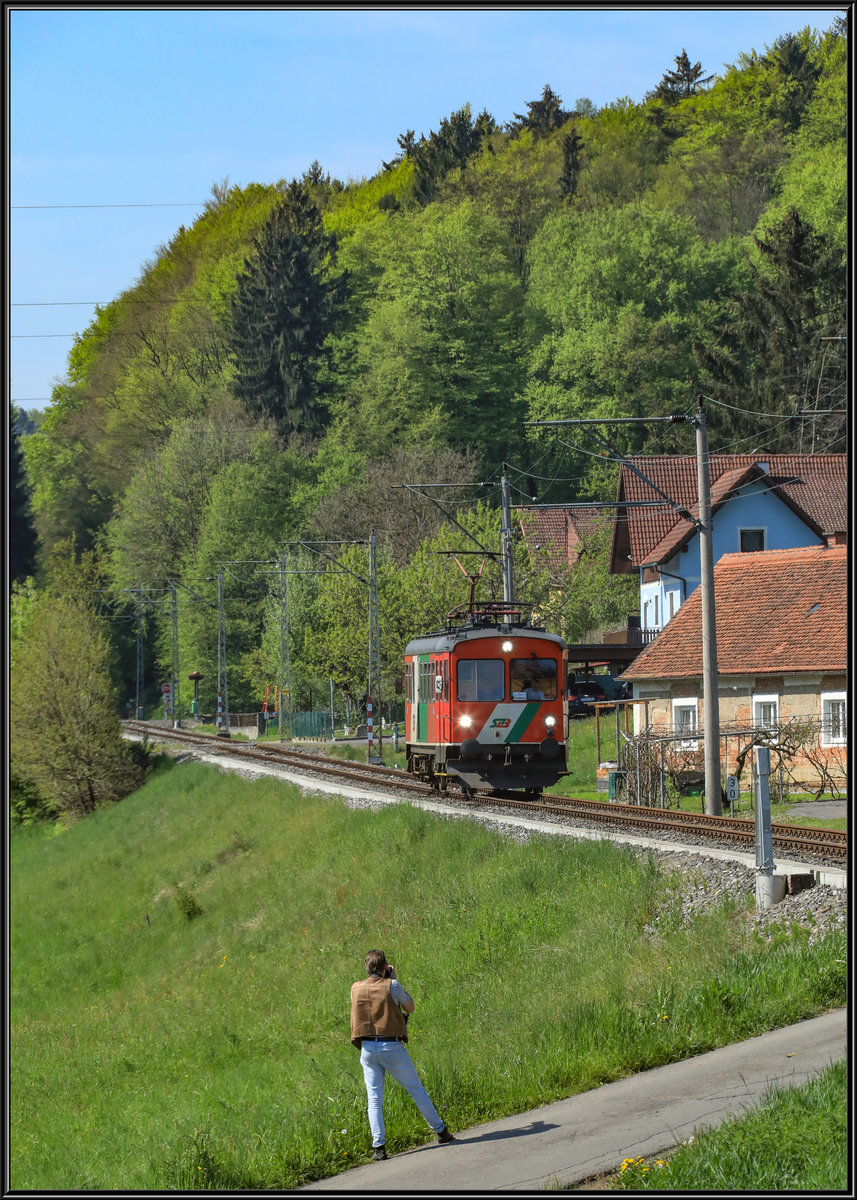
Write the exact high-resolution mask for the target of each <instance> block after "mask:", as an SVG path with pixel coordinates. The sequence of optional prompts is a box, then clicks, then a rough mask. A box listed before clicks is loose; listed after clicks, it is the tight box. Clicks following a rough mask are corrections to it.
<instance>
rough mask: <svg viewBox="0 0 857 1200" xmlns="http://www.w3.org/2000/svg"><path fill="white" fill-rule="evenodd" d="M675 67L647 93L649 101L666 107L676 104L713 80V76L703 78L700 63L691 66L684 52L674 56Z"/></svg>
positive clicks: (699, 90) (695, 93)
mask: <svg viewBox="0 0 857 1200" xmlns="http://www.w3.org/2000/svg"><path fill="white" fill-rule="evenodd" d="M675 66H676V69H675V70H674V71H666V72H665V73H664V77H663V79H662V80H661V82H660V83H659V84H658V86H657V87H656V88H655V90H654V91H653V92H650V93H649V98H650V99H653V100H662V101H663V103H664V104H667V105H673V104H678V103H679V101H680V100H686V99H687V98H688V96H695V95H697V93H699V92H701V91H703V90H704V89H705V88H706V87H707V85H708V84H709V83H711V81H712V79H713V78H714V76H713V75H706V76H704V77H703V74H702V63H699V62H696V63H694V64H693V65H692V66H691V62H690V59H689V58H688V56H687V51H686V50H682V52H681V54H677V55H676V57H675Z"/></svg>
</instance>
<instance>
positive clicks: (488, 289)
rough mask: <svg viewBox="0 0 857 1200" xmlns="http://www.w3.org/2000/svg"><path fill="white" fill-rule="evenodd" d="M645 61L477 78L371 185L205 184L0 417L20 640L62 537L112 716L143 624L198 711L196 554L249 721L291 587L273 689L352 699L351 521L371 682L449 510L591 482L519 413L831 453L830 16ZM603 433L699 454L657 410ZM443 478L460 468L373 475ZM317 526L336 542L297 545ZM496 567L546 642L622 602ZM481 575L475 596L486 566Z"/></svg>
mask: <svg viewBox="0 0 857 1200" xmlns="http://www.w3.org/2000/svg"><path fill="white" fill-rule="evenodd" d="M663 65H664V67H665V68H666V69H665V70H664V74H663V77H662V78H661V79H660V81H659V80H658V79H657V78H654V79H653V80H652V91H651V92H650V93H649V94H647V95H646V96H644V97H641V98H639V99H632V98H630V97H627V96H625V97H621V98H619V99H617V100H616V101H615V102H614V103H612V104H610V105H608V106H606V107H604V108H602V109H596V108H595V106H594V105H593V104H592V103H591V102H590V101H588V100H585V99H580V100H577V101H575V102H574V104H573V106H570V107H564V105H565V104H566V103H567V101H566V100H565V99H564V98H563V97H562V96H561V95H560V94H558V93H557V92H555V91H554V90H553V89H552V87H550V86H545V88H544V91H543V93H542V95H541V96H540V97H538V98H536V99H531V100H529V101H522V105H521V107H522V109H523V110H524V111H523V112H522V113H514V114H511V115H509V114H496V115H492V114H489V113H487V112H486V111H484V110H483V111H481V112H479V113H478V115H475V110H476V107H477V106H478V97H476V96H475V97H473V100H474V102H475V103H474V105H473V106H472V107H471V105H470V104H466V105H464V107H463V108H461V109H460V110H459V111H457V112H455V113H452V114H450V115H449V116H447V117H443V118H442V119H439V122H438V126H437V129H436V130H432V131H429V132H427V133H420V134H419V135H417V134H416V132H415V131H413V130H405V131H403V133H402V135H401V136H400V138H399V144H398V147H391V159H390V161H389V162H385V163H384V164H383V165H382V167H381V169H379V171H378V173H377V174H376V175H375V176H373V177H372V178H370V179H362V180H349V181H347V182H346V183H343V182H341V181H339V180H336V179H331V178H330V176H329V175H328V174H326V173H325V170H324V168H323V166H322V165H320V164H319V163H318V162H314V163H312V164H311V166H310V167H309V168H308V169H307V171H306V172H305V174H304V175H303V176H302V177H301V178H300V179H294V180H290V181H286V180H280V181H278V182H275V183H254V184H250V185H248V186H246V187H236V186H230V185H229V182H228V180H225V181H224V182H223V183H222V184H219V185H215V186H214V187H213V188H212V193H211V198H210V200H209V202H208V204H207V207H206V211H205V212H204V214H203V215H202V216H201V217H200V218H199V219H198V220H197V221H196V222H195V223H194V224H193V225H192V226H191V227H190V228H185V227H183V226H182V227H180V228H179V229H178V230H177V231H176V233H175V236H174V237H173V238H172V240H171V241H170V243H169V244H168V245H165V246H162V247H160V249H159V250H158V252H157V254H156V256H155V257H154V259H153V260H152V261H151V262H147V263H145V264H143V266H142V268H141V273H140V277H139V279H138V280H137V281H136V282H135V283H134V284H133V286H130V287H129V288H128V290H127V291H126V292H124V293H123V294H122V295H121V296H119V297H118V298H117V299H116V300H115V301H114V302H113V303H111V304H109V305H108V306H106V307H105V308H103V309H100V310H99V311H98V312H97V315H96V317H95V319H94V321H93V322H92V324H91V325H90V326H89V328H87V329H86V330H85V331H84V333H83V334H81V335H80V337H78V338H77V339H76V341H75V345H74V348H73V350H72V351H71V354H70V356H69V363H68V378H67V381H66V382H65V383H64V384H63V385H62V386H58V387H57V388H56V389H55V390H54V394H53V398H52V403H51V406H50V408H49V409H48V411H47V412H46V413H45V414H15V413H13V425H16V428H15V430H14V438H13V460H12V461H13V467H15V466H17V467H18V468H19V470H18V475H17V477H16V486H17V491H16V494H15V496H13V500H14V501H15V503H14V505H13V531H12V532H13V544H14V545H16V547H17V549H16V558H15V560H14V562H13V575H14V577H15V578H16V579H17V580H18V583H19V586H18V587H17V589H16V591H15V594H14V598H13V633H14V636H15V637H16V638H17V639H18V642H19V645H23V644H24V643H27V641H28V640H29V641H33V640H35V642H36V645H37V646H38V644H39V642H40V639H42V630H43V626H44V622H46V621H47V619H48V612H47V610H48V608H49V606H50V605H51V604H53V603H56V602H57V597H58V596H60V595H61V594H62V593H63V588H64V587H66V586H67V585H66V584H63V583H61V582H59V581H60V580H61V579H63V578H65V579H67V578H68V577H69V575H70V574H71V575H73V574H74V572H73V571H72V570H71V568H70V566H69V559H71V560H72V561H77V560H79V559H80V556H81V554H84V555H85V565H86V570H87V571H88V572H90V574H93V573H94V575H95V576H97V586H93V587H92V588H91V589H90V590H91V599H92V604H93V612H94V614H95V616H96V617H97V618H98V620H99V621H100V623H101V626H102V627H103V629H104V630H106V631H108V633H109V635H110V640H111V642H112V645H113V648H114V651H115V655H114V658H113V660H112V661H111V663H110V667H109V669H110V671H111V672H112V679H113V684H114V685H115V686H116V687H117V688H118V691H117V692H116V699H117V701H118V703H119V707H120V709H121V711H122V712H123V714H124V712H125V711H126V708H125V704H126V701H127V699H128V697H131V696H133V694H134V693H133V688H134V680H135V664H136V659H135V653H136V638H135V634H136V632H137V628H138V626H137V616H138V614H139V613H144V615H145V655H146V683H147V686H151V685H157V683H158V682H160V680H161V679H166V678H168V677H169V673H170V668H171V663H172V654H173V645H174V631H175V630H177V631H178V644H179V648H180V670H181V673H182V676H183V677H186V675H187V673H188V672H189V671H191V670H193V669H198V670H200V671H201V672H202V673H203V674H204V675H205V677H206V679H205V682H204V684H203V689H202V692H203V704H204V706H206V707H208V708H209V709H211V708H212V707H213V697H214V686H215V681H216V676H217V655H218V582H217V578H218V576H222V587H223V590H224V595H225V599H224V605H225V612H226V633H225V638H226V642H225V645H226V655H227V658H228V663H229V701H230V707H231V708H232V709H233V710H235V709H246V708H250V707H252V708H255V707H258V705H259V702H260V700H261V698H262V696H263V695H264V689H265V686H266V684H269V683H274V682H276V679H277V673H278V670H279V659H280V655H281V653H282V638H281V629H280V613H281V611H282V602H281V598H280V590H281V586H282V583H283V580H284V578H287V579H288V605H289V621H290V635H289V645H288V651H289V654H290V663H291V678H292V690H293V697H294V701H295V704H296V705H297V706H299V707H308V706H309V705H310V704H311V703H312V701H313V695H314V694H315V695H316V697H317V699H318V700H321V698H322V696H323V695H324V694H325V690H326V688H327V687H328V681H329V679H330V678H332V679H333V680H334V683H335V685H336V686H337V688H339V689H342V691H343V693H344V694H347V695H349V696H350V697H352V698H353V699H355V700H357V699H359V698H360V697H361V696H362V694H363V692H364V691H365V686H366V645H367V632H366V629H367V624H366V623H367V605H368V594H367V589H366V587H365V585H364V583H363V582H361V580H363V579H365V576H366V573H367V547H366V545H365V543H366V542H367V540H368V538H369V535H370V530H374V532H375V534H376V536H377V538H378V546H379V551H378V552H379V572H380V573H379V582H380V619H381V628H382V639H383V662H382V668H383V672H384V678H383V690H384V691H385V693H386V695H387V696H390V695H391V694H392V679H393V676H394V675H395V674H396V673H397V671H398V662H399V659H400V655H401V649H402V646H403V643H404V641H405V639H406V638H407V637H409V636H411V635H412V634H414V633H416V632H417V631H419V630H421V629H423V628H425V627H426V626H427V625H429V626H431V625H434V624H435V623H436V622H437V621H438V620H440V619H442V618H443V616H444V615H445V612H446V611H447V609H448V608H449V607H450V606H451V604H454V603H457V602H458V601H460V600H463V599H465V598H466V581H465V580H464V578H463V576H462V575H461V573H460V572H459V570H458V568H457V567H456V566H455V564H454V563H453V562H452V560H451V558H450V557H449V556H444V557H437V555H436V553H435V552H436V551H438V550H450V549H458V548H465V547H469V548H471V549H472V548H473V546H474V544H473V542H472V540H471V541H469V540H468V539H467V537H466V536H465V534H464V532H462V529H461V526H464V527H465V528H466V529H468V530H469V531H470V533H471V534H472V535H473V536H475V537H476V538H477V540H478V541H479V542H481V543H482V544H484V545H487V546H488V547H489V548H490V549H492V550H494V549H496V548H497V545H498V541H497V530H498V524H499V522H498V518H497V504H498V501H499V489H498V488H497V486H496V483H497V481H498V478H499V475H498V472H499V469H500V464H501V463H502V462H503V461H506V462H508V463H509V467H510V473H511V477H512V481H513V486H514V488H515V491H514V492H513V502H514V503H530V502H532V499H533V497H534V496H538V498H539V500H540V501H542V502H557V503H562V502H567V501H573V500H610V499H613V498H615V485H616V475H615V467H614V465H613V464H611V463H610V462H609V460H608V459H607V458H605V457H604V455H603V454H601V453H599V447H598V446H597V444H596V443H595V442H593V441H592V440H590V439H588V438H587V437H586V435H584V434H583V433H579V432H573V433H572V432H569V431H568V430H566V431H564V432H563V434H562V435H561V436H558V435H556V434H555V433H549V432H548V431H546V430H544V429H535V428H532V427H526V426H525V425H524V422H526V421H533V420H546V419H547V420H549V419H554V418H569V417H584V416H587V417H591V416H601V417H608V416H609V417H614V416H615V417H620V416H634V417H647V416H663V415H666V414H670V413H673V412H687V411H688V410H689V409H690V408H691V406H693V405H694V404H695V399H696V396H697V394H698V393H702V394H703V395H705V396H706V397H708V400H707V401H706V404H707V412H708V419H709V424H710V443H711V448H712V450H714V451H718V452H738V451H741V452H746V451H749V450H754V449H760V448H766V449H768V450H770V451H772V452H774V451H778V452H782V451H787V450H794V451H802V452H813V451H816V452H822V451H831V450H843V449H844V446H845V433H844V431H845V418H844V416H843V415H841V414H840V413H830V412H827V411H825V410H829V409H841V408H842V406H843V403H844V387H843V381H844V376H845V349H844V342H843V341H841V340H837V339H841V338H842V337H843V336H844V334H845V331H846V312H845V292H846V275H845V257H846V115H847V49H846V40H845V30H844V23H843V22H842V21H841V20H840V21H837V22H835V23H834V26H833V28H832V29H831V30H829V31H828V32H826V33H818V32H815V31H811V30H809V29H806V30H802V31H799V32H796V33H795V34H793V35H789V36H788V37H784V38H781V39H779V40H778V42H776V43H775V44H774V45H773V46H770V47H765V48H764V49H763V50H762V51H759V52H756V51H751V52H748V53H746V54H744V55H742V56H741V57H740V58H739V60H738V61H737V62H736V63H734V64H733V65H731V66H730V67H729V68H728V69H727V70H725V71H724V72H723V73H722V74H721V75H714V74H711V73H710V66H711V64H707V65H705V66H704V65H703V64H700V63H691V62H690V60H689V59H688V57H687V55H686V53H685V52H684V51H682V52H681V53H680V54H678V55H677V56H676V57H675V59H674V60H673V65H672V66H669V65H668V64H666V63H665V64H663ZM555 82H558V83H562V82H563V81H555ZM808 410H813V412H816V413H817V416H815V418H814V419H809V418H807V417H806V415H805V414H806V412H807V411H808ZM610 436H611V441H612V444H613V445H614V447H615V448H616V449H617V450H618V451H620V452H627V451H631V450H633V451H635V452H651V453H655V452H656V453H664V452H670V451H676V452H682V453H688V452H692V445H691V443H690V441H689V433H688V430H687V427H683V426H681V425H677V426H671V425H659V424H652V425H648V426H647V425H646V424H645V423H641V424H637V425H626V426H617V427H616V431H614V432H611V435H610ZM19 443H20V449H21V450H22V452H23V464H24V465H25V468H26V480H24V478H23V474H22V471H21V469H20V468H21V461H20V456H19V455H18V448H19ZM25 483H26V487H25V486H24V485H25ZM437 483H445V484H455V485H457V486H456V487H454V488H450V489H448V490H439V489H431V490H427V494H428V496H430V497H431V498H432V499H428V498H425V497H422V496H419V495H417V494H415V492H414V491H411V490H408V488H402V487H401V486H399V487H396V486H394V485H404V484H407V485H410V486H411V487H416V486H417V485H427V484H437ZM489 484H493V485H495V486H482V485H489ZM464 485H468V486H464ZM28 499H29V503H28ZM434 501H438V502H440V503H439V504H438V503H435V502H434ZM444 506H445V511H442V509H444ZM452 516H454V517H455V519H456V521H458V522H459V525H458V526H456V525H455V524H452V523H450V521H449V519H448V518H449V517H452ZM335 539H340V540H344V541H345V542H348V543H351V542H353V543H355V544H354V545H351V546H347V547H342V548H339V547H337V546H334V545H332V544H331V545H328V546H326V548H325V550H324V552H323V553H320V552H319V550H318V549H316V550H310V549H307V548H306V547H305V546H302V545H298V544H297V543H299V542H304V543H305V542H307V541H310V540H314V541H316V542H329V543H332V542H333V541H334V540H335ZM325 554H326V555H327V557H325ZM516 554H517V555H518V564H517V569H518V580H519V590H520V592H521V593H522V595H525V596H526V597H527V598H529V599H532V600H534V601H536V602H540V603H541V604H542V605H543V606H544V609H543V611H544V612H546V613H547V614H548V617H549V619H550V621H551V622H552V623H553V625H554V627H555V628H557V629H558V630H560V631H563V632H565V634H566V635H567V636H569V637H572V638H574V637H579V636H581V635H583V634H584V633H587V632H591V631H596V632H597V631H598V630H599V629H603V628H605V627H607V626H609V625H611V624H614V625H615V624H618V623H621V622H622V621H623V620H624V616H625V614H626V613H627V612H628V611H629V610H631V609H633V607H634V598H633V590H631V591H629V590H628V583H627V581H625V580H619V579H610V580H608V579H607V576H606V572H604V571H601V572H600V573H599V568H598V566H597V565H594V564H593V561H590V562H585V563H584V564H583V566H582V567H581V568H580V576H579V580H578V583H577V585H575V581H574V579H572V580H571V581H570V586H571V589H575V600H574V603H573V604H572V603H571V601H569V603H568V604H567V605H566V606H565V611H564V610H563V603H562V600H561V599H558V598H557V593H556V590H555V587H552V586H551V585H552V584H555V583H556V582H557V579H556V573H555V572H554V575H553V578H551V576H550V572H548V570H547V569H546V567H544V566H543V565H540V564H538V563H531V562H530V561H528V560H527V559H526V557H525V555H524V553H523V548H522V547H521V546H518V547H517V550H516ZM281 556H282V557H281ZM603 557H604V552H603V548H602V547H598V546H596V547H593V549H592V554H591V556H590V558H591V559H593V560H597V561H598V562H599V563H600V562H602V561H603ZM334 558H335V559H338V560H339V561H341V562H342V563H343V565H344V567H346V568H347V569H348V570H349V571H350V572H351V574H348V573H345V572H343V571H342V570H341V569H338V568H336V567H335V566H334V563H333V561H332V560H333V559H334ZM34 563H35V564H36V568H35V583H31V584H26V585H25V584H24V582H23V581H24V580H25V578H26V577H28V576H29V575H30V573H31V572H32V571H33V564H34ZM58 563H64V564H65V566H64V567H63V570H62V571H60V572H59V574H58V573H57V572H58V567H57V564H58ZM284 570H287V571H289V572H291V573H290V574H289V575H288V576H284V575H283V574H281V571H284ZM322 571H324V572H325V573H324V574H321V573H320V572H322ZM63 572H64V574H63ZM310 572H313V573H310ZM605 581H606V582H605ZM559 582H561V583H563V584H566V585H568V584H569V580H567V579H561V580H560V581H559ZM481 586H482V587H483V589H484V594H485V595H487V596H490V595H492V594H493V595H496V594H497V589H499V587H500V583H499V572H498V570H497V567H496V564H493V563H489V564H487V565H486V567H485V571H484V573H483V578H482V584H481ZM492 589H493V592H492ZM587 589H588V591H587ZM581 594H583V595H585V596H586V595H591V601H590V602H588V603H584V604H581V602H580V596H581ZM568 595H569V596H570V592H568ZM174 598H175V599H174ZM222 633H223V631H222V630H221V635H222ZM42 640H43V639H42ZM25 648H26V649H27V651H28V653H29V652H30V651H31V650H32V646H29V647H25ZM32 669H35V668H32ZM50 672H51V668H50V666H49V664H47V663H45V664H44V670H43V676H44V677H43V679H42V680H41V691H39V687H38V685H34V686H36V693H35V694H37V695H38V694H40V695H41V696H42V697H45V696H49V695H51V694H52V687H51V685H50V679H51V674H50ZM155 690H156V691H157V686H155ZM25 700H26V697H23V696H21V697H19V701H20V702H21V703H23V702H24V701H25Z"/></svg>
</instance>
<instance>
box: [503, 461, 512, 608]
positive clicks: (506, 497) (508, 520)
mask: <svg viewBox="0 0 857 1200" xmlns="http://www.w3.org/2000/svg"><path fill="white" fill-rule="evenodd" d="M500 501H501V506H502V512H503V527H502V529H501V531H500V541H501V545H502V550H503V603H504V604H505V605H506V606H507V607H511V605H512V603H513V600H512V503H511V493H510V486H509V474H508V467H507V465H506V463H503V474H502V477H501V479H500Z"/></svg>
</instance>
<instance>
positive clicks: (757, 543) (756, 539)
mask: <svg viewBox="0 0 857 1200" xmlns="http://www.w3.org/2000/svg"><path fill="white" fill-rule="evenodd" d="M738 545H739V547H740V550H741V553H742V554H753V553H755V551H757V550H764V549H765V531H764V529H739V530H738Z"/></svg>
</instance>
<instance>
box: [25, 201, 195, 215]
mask: <svg viewBox="0 0 857 1200" xmlns="http://www.w3.org/2000/svg"><path fill="white" fill-rule="evenodd" d="M207 203H208V201H206V200H178V201H171V202H170V203H169V204H11V205H10V206H9V207H10V209H11V210H12V211H13V212H15V211H23V210H26V211H28V212H32V211H34V210H35V209H66V208H199V207H200V206H202V207H204V206H205V205H206V204H207Z"/></svg>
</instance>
